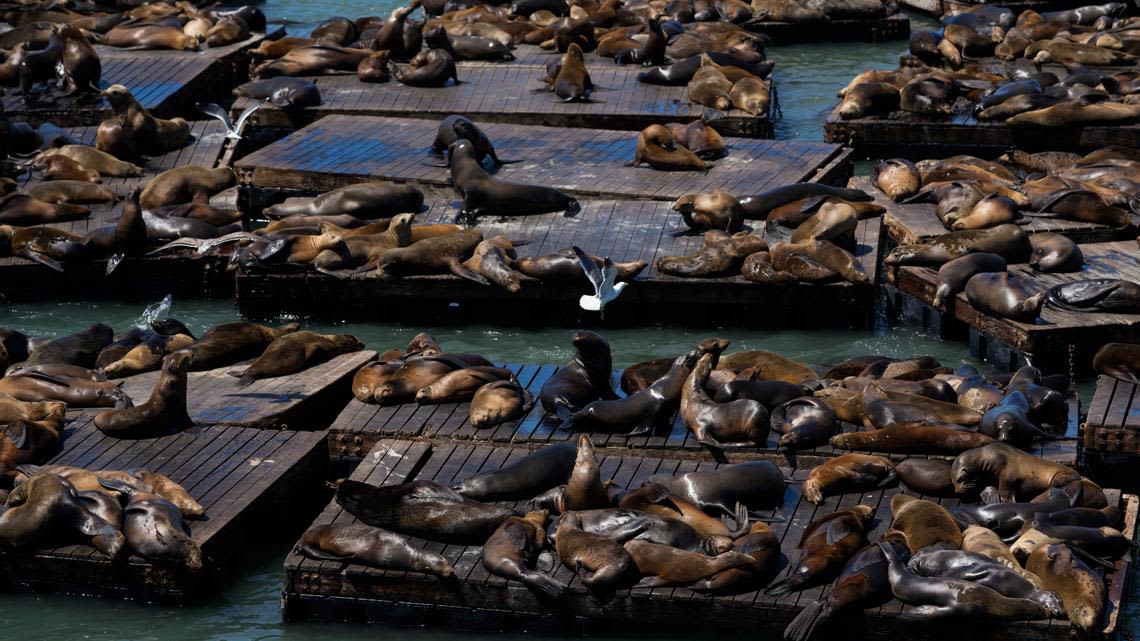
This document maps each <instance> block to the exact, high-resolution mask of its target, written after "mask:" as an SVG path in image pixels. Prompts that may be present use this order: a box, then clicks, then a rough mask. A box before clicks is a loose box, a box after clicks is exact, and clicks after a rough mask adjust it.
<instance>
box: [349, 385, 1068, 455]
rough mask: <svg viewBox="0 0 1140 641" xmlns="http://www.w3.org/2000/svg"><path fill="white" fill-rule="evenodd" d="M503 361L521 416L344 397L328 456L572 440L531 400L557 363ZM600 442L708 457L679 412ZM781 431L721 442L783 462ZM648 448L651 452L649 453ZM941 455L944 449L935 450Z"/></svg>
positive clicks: (818, 451) (1061, 449)
mask: <svg viewBox="0 0 1140 641" xmlns="http://www.w3.org/2000/svg"><path fill="white" fill-rule="evenodd" d="M503 367H507V368H509V369H511V371H513V372H515V375H516V377H517V378H518V380H519V383H520V384H521V385H523V386H524V387H526V388H527V389H528V390H529V391H530V392H531V394H533V395H534V398H535V400H536V403H535V407H534V409H533V410H531V412H530V413H529V414H528V415H527V416H524V417H523V418H522V419H520V420H517V421H512V422H509V423H504V424H502V425H499V426H497V427H493V428H487V429H484V430H478V429H476V428H475V427H474V426H473V425H471V422H470V421H469V420H468V415H469V413H470V408H471V404H470V403H444V404H439V405H423V406H421V405H417V404H415V403H409V404H405V405H395V406H380V405H370V404H366V403H362V402H360V401H358V400H356V399H353V400H351V401H350V402H349V403H348V406H347V407H345V408H344V411H343V412H341V414H340V416H338V417H337V418H336V420H335V421H333V423H332V425H331V426H330V427H329V454H330V455H331V456H332V457H333V459H334V460H343V461H346V462H349V463H352V462H355V461H356V460H359V459H360V458H361V457H363V456H364V455H365V454H367V453H368V452H369V451H370V450H371V449H372V448H373V447H374V446H375V445H376V443H378V442H379V441H381V440H383V439H388V438H395V439H413V440H427V441H431V442H435V443H438V442H460V443H477V444H494V445H501V444H510V445H516V446H526V447H541V446H543V445H548V444H550V443H558V442H562V441H568V440H573V439H576V438H577V437H578V435H579V434H580V433H578V432H570V431H563V430H559V429H558V424H559V421H558V419H557V418H556V417H555V416H553V415H551V414H547V413H546V412H545V411H544V410H543V408H542V405H541V403H538V402H537V399H538V394H539V390H541V389H542V385H543V384H544V383H545V382H546V381H547V380H548V379H549V378H550V377H551V376H552V375H553V374H554V372H556V371H557V370H558V366H557V365H517V364H513V365H512V364H506V365H503ZM620 378H621V372H620V371H617V372H615V373H614V376H613V381H614V389H615V390H616V389H618V381H619V380H620ZM1079 416H1080V402H1079V400H1078V399H1077V398H1076V396H1075V395H1074V396H1073V397H1072V398H1070V400H1069V427H1068V430H1067V433H1068V434H1069V435H1070V436H1072V437H1074V438H1075V437H1076V436H1077V425H1078V417H1079ZM859 431H864V428H863V426H862V425H854V424H851V423H842V424H841V427H840V432H843V433H847V432H859ZM590 438H591V440H592V441H593V442H594V445H595V447H597V448H598V449H599V450H605V451H608V452H614V453H617V454H619V455H625V454H628V453H629V452H631V451H636V452H639V453H647V455H652V456H670V457H676V458H687V459H700V460H706V461H707V460H711V455H710V453H709V452H708V450H706V449H705V448H704V447H702V446H701V445H700V444H699V443H697V442H696V439H695V438H694V437H693V435H692V434H691V433H690V432H689V430H687V429H686V428H685V425H684V423H683V422H682V421H681V418H680V416H674V417H673V422H672V429H671V430H670V431H669V433H668V434H665V435H662V436H649V435H641V436H634V437H630V436H624V435H618V434H604V433H594V434H591V435H590ZM779 439H780V435H779V434H777V433H775V432H772V433H771V434H769V436H768V442H767V443H766V444H765V446H764V447H762V448H761V447H755V446H747V445H740V446H730V447H726V448H725V452H726V454H727V455H728V456H729V457H730V458H732V460H746V459H764V460H771V461H777V462H780V463H781V464H785V465H787V464H789V463H788V461H789V457H788V456H787V455H786V454H785V453H784V452H780V451H778V450H777V445H778V442H779ZM1076 451H1077V448H1076V441H1075V440H1070V441H1052V442H1046V443H1044V444H1042V445H1041V446H1039V447H1037V448H1036V449H1035V451H1034V453H1035V454H1036V455H1037V456H1040V457H1042V458H1048V459H1050V460H1055V461H1060V462H1062V463H1065V464H1066V465H1076V460H1077V455H1076ZM648 453H652V454H648ZM845 453H847V450H840V449H837V448H835V447H833V446H831V445H823V446H820V447H816V448H814V449H811V450H801V451H799V452H797V453H796V455H795V457H794V459H793V460H794V461H795V465H797V466H807V467H810V466H811V465H813V464H815V463H818V462H819V461H821V460H824V459H827V458H830V457H833V456H837V455H839V454H845ZM880 454H881V455H882V456H884V457H886V458H890V459H894V460H903V459H905V458H907V455H905V454H888V453H880ZM942 458H948V457H942Z"/></svg>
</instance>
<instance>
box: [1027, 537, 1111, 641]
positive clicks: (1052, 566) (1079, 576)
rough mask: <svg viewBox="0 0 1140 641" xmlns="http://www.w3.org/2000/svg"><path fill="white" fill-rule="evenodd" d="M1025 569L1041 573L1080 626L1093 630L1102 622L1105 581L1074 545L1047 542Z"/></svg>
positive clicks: (1042, 578)
mask: <svg viewBox="0 0 1140 641" xmlns="http://www.w3.org/2000/svg"><path fill="white" fill-rule="evenodd" d="M1025 569H1026V570H1028V571H1030V572H1032V573H1033V574H1035V575H1037V576H1038V577H1039V578H1040V579H1041V584H1042V586H1043V587H1045V589H1047V590H1052V591H1054V592H1056V593H1057V594H1059V595H1060V596H1061V601H1062V602H1063V603H1064V606H1065V613H1066V615H1067V616H1068V619H1069V620H1070V621H1071V622H1072V623H1073V625H1075V626H1076V627H1077V628H1079V629H1081V630H1084V631H1092V630H1095V629H1097V627H1098V626H1100V625H1101V622H1102V619H1103V617H1104V610H1105V607H1106V606H1105V588H1104V581H1102V580H1101V579H1100V576H1099V575H1098V574H1097V573H1095V572H1094V571H1093V570H1092V569H1090V568H1089V567H1088V566H1087V565H1085V563H1084V561H1082V560H1080V559H1079V558H1077V556H1076V555H1075V554H1074V553H1073V550H1072V548H1070V547H1069V546H1067V545H1063V544H1052V545H1043V546H1041V547H1039V548H1037V549H1036V550H1034V551H1033V553H1032V554H1030V555H1029V559H1028V560H1027V561H1026V564H1025Z"/></svg>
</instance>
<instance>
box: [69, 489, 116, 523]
mask: <svg viewBox="0 0 1140 641" xmlns="http://www.w3.org/2000/svg"><path fill="white" fill-rule="evenodd" d="M78 494H79V502H80V503H82V504H83V507H85V508H87V511H88V512H91V513H92V514H94V515H95V516H97V517H99V518H101V519H103V520H104V521H106V522H107V523H108V524H109V525H110V526H111V527H113V528H115V529H116V530H119V529H121V528H122V527H123V506H122V505H121V504H120V503H119V498H118V497H117V496H111V495H110V494H108V493H106V492H98V491H87V492H79V493H78Z"/></svg>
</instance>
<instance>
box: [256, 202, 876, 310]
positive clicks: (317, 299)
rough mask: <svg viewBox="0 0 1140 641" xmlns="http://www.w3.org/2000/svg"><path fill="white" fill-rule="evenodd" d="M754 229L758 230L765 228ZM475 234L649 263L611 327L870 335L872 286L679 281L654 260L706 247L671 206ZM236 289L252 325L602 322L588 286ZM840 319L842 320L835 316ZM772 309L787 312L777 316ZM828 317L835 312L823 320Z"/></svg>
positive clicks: (868, 245)
mask: <svg viewBox="0 0 1140 641" xmlns="http://www.w3.org/2000/svg"><path fill="white" fill-rule="evenodd" d="M456 213H457V210H456V209H455V204H454V203H449V202H447V201H432V202H431V208H430V209H429V211H428V212H427V213H425V214H421V215H420V216H418V218H417V222H418V223H435V222H452V220H453V219H454V217H455V214H456ZM751 222H752V223H755V222H757V221H751ZM758 226H759V227H760V228H762V224H761V225H758ZM479 228H480V229H481V230H483V235H484V237H485V238H490V237H492V236H495V235H498V234H505V235H507V236H508V237H510V238H511V239H512V240H516V241H518V240H524V241H529V242H528V244H526V245H523V246H521V247H518V248H516V250H515V251H516V252H517V254H518V255H519V256H520V257H523V256H541V255H545V254H550V253H554V252H558V251H561V250H564V249H568V248H569V247H571V246H574V245H577V246H578V247H581V248H582V249H583V250H585V251H587V252H590V253H592V254H595V255H598V256H610V257H612V258H613V260H614V261H616V262H620V261H634V260H644V261H646V262H647V263H649V267H647V268H646V269H645V271H643V272H642V273H641V275H640V276H638V277H637V279H635V280H634V281H633V282H632V283H631V284H630V285H629V287H627V288H626V290H625V291H624V292H623V293H622V295H621V297H620V298H618V299H617V300H615V301H614V302H613V303H611V304H609V305H607V307H606V313H605V319H604V320H605V321H606V322H607V323H610V324H620V323H637V324H644V322H645V317H646V316H645V314H646V313H647V309H648V307H647V306H653V307H654V308H660V309H661V310H662V311H663V312H664V313H668V314H669V316H670V319H671V321H674V322H681V321H684V319H685V318H686V317H688V318H689V319H690V321H696V322H702V323H704V322H707V320H708V315H709V313H711V311H710V310H711V308H709V307H706V306H708V305H715V306H719V307H720V308H723V309H724V310H725V311H726V312H728V311H729V310H731V313H730V314H728V315H727V316H726V317H725V318H724V320H723V322H725V323H729V324H736V323H742V324H755V325H785V326H786V325H787V324H795V325H796V326H801V325H800V324H801V323H802V324H803V325H812V326H819V325H832V326H835V325H841V326H843V325H849V326H866V325H867V324H868V323H869V322H870V318H871V314H872V311H873V306H874V297H875V290H874V287H873V286H871V285H852V284H850V283H847V282H845V281H844V282H839V283H831V284H824V285H813V284H797V285H793V286H779V287H777V286H770V285H762V284H759V283H753V282H751V281H748V280H746V279H745V278H744V277H742V276H739V275H737V276H732V277H725V278H681V277H676V276H669V275H666V274H662V273H661V272H659V271H658V270H657V267H656V262H657V259H658V258H660V257H662V256H667V255H687V254H691V253H695V252H696V251H697V249H698V248H700V246H701V244H702V242H703V239H702V237H701V236H698V235H682V232H683V231H685V230H686V227H685V225H684V223H683V222H682V221H681V218H680V216H679V215H677V214H676V213H675V212H673V211H672V210H671V209H670V208H669V203H667V202H632V201H596V200H590V201H582V212H581V213H579V214H578V215H577V216H576V217H574V218H566V217H564V216H562V215H561V214H543V215H540V216H526V217H521V218H515V219H507V220H506V221H495V220H493V219H484V220H482V221H480V224H479ZM878 232H879V221H878V219H877V218H872V219H868V220H864V221H861V222H860V223H859V227H858V228H857V230H856V239H857V241H858V246H857V249H856V255H857V257H858V260H859V262H860V264H861V265H862V266H863V268H864V269H865V270H866V272H867V274H868V275H869V276H870V279H871V282H874V280H875V265H876V263H877V260H878V256H877V251H878V247H879V242H878ZM237 288H238V294H237V298H238V305H239V308H240V309H241V311H242V313H243V314H248V315H251V316H253V317H270V316H275V315H278V314H281V313H282V312H288V313H296V314H302V315H310V316H311V315H318V316H319V315H322V314H332V315H336V317H337V318H341V317H343V316H344V315H345V314H351V313H354V310H355V312H356V313H358V314H359V315H362V316H365V317H367V318H369V319H371V320H375V319H377V318H378V317H381V316H383V317H389V318H406V319H412V318H420V319H423V318H425V317H434V316H436V315H441V314H442V315H445V316H446V315H452V316H454V315H455V314H459V317H461V318H459V317H457V318H456V320H462V321H463V322H470V321H471V320H472V318H475V317H479V318H483V319H487V320H495V321H498V322H503V323H511V324H519V323H523V324H527V323H535V322H540V319H542V318H546V319H548V321H549V322H555V323H559V324H567V323H575V322H579V321H582V320H585V319H588V322H591V323H594V322H597V315H596V314H592V313H587V312H583V311H582V310H581V309H579V306H578V299H579V297H580V296H581V295H582V294H586V293H593V291H592V290H590V291H587V290H588V289H589V288H590V286H589V284H588V283H587V282H586V281H585V280H584V279H583V281H582V282H581V283H580V284H574V283H571V284H569V285H567V284H565V283H548V284H543V283H541V282H540V281H537V280H527V281H524V282H523V287H522V290H521V291H520V292H518V293H517V294H512V293H510V292H508V291H507V290H505V289H502V288H499V287H497V286H483V285H479V284H478V283H474V282H471V281H469V280H466V279H461V278H459V277H456V276H453V275H451V274H446V275H435V276H408V277H403V278H399V279H393V280H381V279H376V278H371V277H367V275H358V276H354V277H352V278H348V279H336V278H333V277H330V276H326V275H323V274H318V273H316V272H314V271H308V270H306V271H304V272H292V273H290V272H272V271H265V270H257V269H252V268H250V269H246V268H242V269H241V270H239V272H238V276H237ZM377 300H388V301H393V302H394V301H397V300H398V301H400V304H392V305H385V306H383V307H378V306H377V305H376V304H375V301H377ZM520 304H523V305H526V306H527V309H528V313H526V314H519V313H518V310H519V307H518V305H520ZM456 305H458V307H456ZM837 308H841V309H842V310H843V311H842V313H836V311H835V310H836V309H837ZM772 309H779V310H781V312H780V313H779V314H772V313H771V310H772ZM750 310H751V311H750ZM822 310H829V311H828V312H827V313H823V314H821V313H820V312H821V311H822Z"/></svg>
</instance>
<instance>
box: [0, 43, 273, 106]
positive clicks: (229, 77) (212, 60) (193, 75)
mask: <svg viewBox="0 0 1140 641" xmlns="http://www.w3.org/2000/svg"><path fill="white" fill-rule="evenodd" d="M281 33H283V32H281ZM275 35H276V34H275ZM265 37H266V35H265V34H263V33H254V34H251V35H250V37H249V38H246V39H245V40H243V41H241V42H236V43H234V44H231V45H226V46H224V47H205V46H203V48H202V50H201V51H170V50H164V51H129V50H126V49H121V48H117V47H106V46H103V45H96V46H95V50H96V52H97V53H98V54H99V60H100V62H101V63H102V65H103V77H102V80H101V81H100V83H99V86H100V88H102V89H106V88H107V87H109V86H111V85H113V84H120V85H124V86H126V87H127V88H128V89H130V90H131V93H132V94H134V96H135V98H137V99H138V101H139V103H140V104H142V106H143V107H146V108H147V109H149V110H150V111H151V112H152V113H154V114H155V115H156V116H159V117H164V118H169V117H171V116H187V117H192V118H199V117H201V114H200V113H199V112H198V110H197V108H196V107H195V106H194V105H195V103H198V102H224V101H226V100H228V99H229V96H230V90H231V89H232V88H233V87H234V86H236V85H238V84H240V83H242V82H245V81H246V80H248V79H249V55H248V53H247V52H248V50H249V49H251V48H253V47H256V46H257V45H258V43H260V42H261V41H262V40H263V39H265ZM2 100H3V104H4V113H5V115H6V116H7V117H8V118H11V119H13V120H25V121H28V122H31V123H33V124H37V125H38V124H39V123H41V122H46V121H50V122H54V123H55V124H56V125H59V126H61V127H76V126H82V125H98V124H99V123H100V122H101V121H102V120H103V119H104V118H106V117H108V116H109V115H110V114H111V108H110V106H108V105H107V102H106V101H105V100H103V99H102V98H101V97H98V96H92V95H90V94H87V95H81V96H78V97H75V98H70V97H69V98H62V99H59V100H55V101H45V102H41V103H36V102H33V103H30V104H29V103H27V102H25V100H24V98H23V96H21V95H20V93H19V91H18V90H14V91H9V92H8V93H7V94H6V95H4V96H3V98H2Z"/></svg>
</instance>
